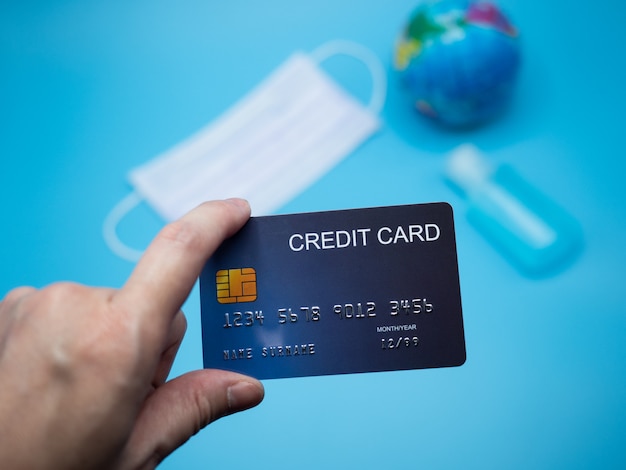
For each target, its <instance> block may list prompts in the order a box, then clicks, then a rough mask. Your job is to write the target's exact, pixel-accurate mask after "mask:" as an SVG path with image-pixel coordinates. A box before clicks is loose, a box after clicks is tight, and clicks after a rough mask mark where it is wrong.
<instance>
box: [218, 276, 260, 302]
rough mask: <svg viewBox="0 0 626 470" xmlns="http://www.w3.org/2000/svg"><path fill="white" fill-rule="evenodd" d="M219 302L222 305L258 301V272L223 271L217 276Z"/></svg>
mask: <svg viewBox="0 0 626 470" xmlns="http://www.w3.org/2000/svg"><path fill="white" fill-rule="evenodd" d="M215 283H216V285H217V301H218V302H219V303H221V304H234V303H237V302H253V301H255V300H256V296H257V294H256V271H255V270H254V268H236V269H221V270H219V271H218V272H217V273H216V274H215Z"/></svg>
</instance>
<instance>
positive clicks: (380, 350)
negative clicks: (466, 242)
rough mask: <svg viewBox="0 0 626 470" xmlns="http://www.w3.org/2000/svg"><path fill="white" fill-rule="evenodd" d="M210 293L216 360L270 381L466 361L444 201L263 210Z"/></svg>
mask: <svg viewBox="0 0 626 470" xmlns="http://www.w3.org/2000/svg"><path fill="white" fill-rule="evenodd" d="M200 293H201V306H202V339H203V355H204V366H205V367H207V368H220V369H228V370H234V371H237V372H241V373H245V374H248V375H252V376H254V377H257V378H259V379H267V378H282V377H301V376H315V375H328V374H345V373H356V372H377V371H391V370H406V369H423V368H431V367H449V366H458V365H461V364H463V363H464V362H465V339H464V332H463V319H462V310H461V296H460V288H459V277H458V265H457V255H456V242H455V235H454V223H453V218H452V209H451V207H450V206H449V205H448V204H445V203H433V204H418V205H407V206H392V207H380V208H368V209H354V210H346V211H331V212H318V213H308V214H292V215H280V216H269V217H256V218H252V219H250V221H249V222H248V223H247V224H246V226H244V228H243V229H242V230H241V231H240V232H239V233H237V234H236V235H235V236H233V237H232V238H231V239H229V240H227V241H226V242H225V243H224V244H223V245H222V246H221V247H220V249H219V250H218V251H217V253H215V255H214V256H213V257H212V258H211V260H210V261H209V262H208V263H207V265H206V266H205V268H204V270H203V273H202V275H201V278H200Z"/></svg>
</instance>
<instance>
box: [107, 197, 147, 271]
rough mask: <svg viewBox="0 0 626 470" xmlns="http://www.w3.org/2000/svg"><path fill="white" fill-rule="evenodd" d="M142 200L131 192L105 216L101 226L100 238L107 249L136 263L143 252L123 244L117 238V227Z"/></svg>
mask: <svg viewBox="0 0 626 470" xmlns="http://www.w3.org/2000/svg"><path fill="white" fill-rule="evenodd" d="M141 201H142V198H141V196H140V195H139V194H137V193H136V192H134V191H133V192H131V193H130V194H128V195H127V196H125V197H124V198H123V199H121V200H120V201H119V202H118V203H117V204H115V206H113V209H111V211H110V212H109V213H108V214H107V216H106V217H105V219H104V223H103V224H102V237H103V238H104V242H105V243H106V244H107V246H108V247H109V249H110V250H111V251H112V252H113V253H115V254H116V255H117V256H119V257H120V258H122V259H125V260H127V261H131V262H133V263H136V262H137V261H139V258H141V255H142V254H143V251H141V250H136V249H134V248H131V247H129V246H128V245H126V244H125V243H123V242H122V241H121V240H120V238H119V237H118V236H117V230H116V228H117V225H118V224H119V222H120V220H122V219H123V218H124V217H125V216H126V214H128V213H129V212H130V211H131V210H133V209H134V208H135V207H137V206H138V205H139V204H140V203H141Z"/></svg>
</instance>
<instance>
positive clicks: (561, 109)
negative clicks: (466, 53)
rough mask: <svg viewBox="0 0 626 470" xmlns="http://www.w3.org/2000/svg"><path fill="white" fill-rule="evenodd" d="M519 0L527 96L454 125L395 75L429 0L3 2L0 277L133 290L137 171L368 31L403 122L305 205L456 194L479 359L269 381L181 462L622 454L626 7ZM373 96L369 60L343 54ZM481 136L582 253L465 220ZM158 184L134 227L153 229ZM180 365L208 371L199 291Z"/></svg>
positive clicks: (388, 114)
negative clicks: (541, 198) (508, 242)
mask: <svg viewBox="0 0 626 470" xmlns="http://www.w3.org/2000/svg"><path fill="white" fill-rule="evenodd" d="M499 5H500V6H501V7H502V9H503V10H504V11H505V12H506V14H507V15H508V16H509V18H510V19H511V21H512V22H513V23H514V24H515V25H516V26H517V28H518V29H519V31H520V36H519V44H520V47H521V50H522V56H523V58H522V64H521V68H520V70H519V76H518V80H517V84H516V87H515V91H514V95H513V97H512V100H511V102H510V104H509V106H508V107H507V109H506V111H505V112H504V113H502V115H500V116H499V117H498V118H497V119H494V120H493V121H491V122H488V123H487V124H485V125H482V126H479V127H476V128H473V129H465V130H453V129H449V128H445V127H442V126H439V125H437V124H436V123H433V122H431V121H429V120H427V119H425V118H423V117H422V116H420V115H418V114H417V113H416V112H415V110H414V109H413V105H412V103H411V102H410V101H409V100H408V99H407V97H406V94H405V93H404V91H403V89H402V87H401V85H400V83H399V80H398V77H397V76H396V74H395V73H394V71H393V66H392V64H393V57H394V47H395V43H396V39H397V37H398V35H399V34H400V31H401V29H402V27H403V25H404V24H405V23H406V21H407V20H408V18H409V16H410V14H411V12H412V11H413V9H414V8H415V7H416V6H417V2H416V0H396V1H394V2H383V1H382V0H380V1H373V0H370V1H364V2H360V3H355V2H349V1H347V0H332V1H331V0H317V1H315V2H290V1H285V0H267V1H265V2H252V1H243V0H233V1H229V2H207V1H199V0H196V1H194V0H179V1H176V2H173V1H165V0H150V1H147V0H143V1H120V0H111V1H108V2H96V1H92V0H80V1H78V0H67V1H59V0H49V1H45V2H44V1H34V0H25V1H21V2H9V1H3V2H2V3H1V4H0V162H1V163H2V165H1V167H0V200H1V201H2V204H1V205H0V214H1V220H2V235H1V236H2V243H0V265H1V266H2V269H1V270H0V295H4V294H5V293H6V292H7V291H8V290H10V289H11V288H13V287H15V286H18V285H22V284H28V285H34V286H44V285H46V284H48V283H51V282H54V281H57V280H72V281H77V282H81V283H86V284H92V285H107V286H120V285H121V284H122V283H123V282H124V280H125V279H126V277H127V276H128V274H129V273H130V271H131V270H132V268H133V264H132V263H130V262H128V261H125V260H122V259H120V258H118V257H116V256H115V255H114V254H113V253H112V252H111V251H110V250H109V249H108V248H107V246H106V244H105V243H104V241H103V237H102V224H103V221H104V219H105V217H106V216H107V214H108V213H109V211H110V210H111V208H112V207H113V206H114V205H115V204H116V203H117V202H118V201H119V200H121V199H122V198H124V197H125V196H126V195H127V194H128V193H129V192H130V190H131V187H130V185H129V183H128V181H127V178H126V176H127V173H128V171H129V170H131V169H132V168H135V167H137V166H138V165H140V164H142V163H145V162H146V161H148V160H150V159H151V158H153V157H154V156H156V155H158V154H160V153H161V152H163V151H164V150H167V149H168V148H170V147H171V146H172V145H175V144H176V143H178V142H180V141H181V140H183V139H185V138H186V137H188V136H189V135H190V134H192V133H194V132H195V131H197V130H198V129H200V128H201V127H203V126H204V125H205V124H207V123H209V122H211V121H212V120H214V119H215V118H217V117H219V116H220V115H221V114H222V113H223V112H224V111H226V110H227V109H228V108H229V107H230V106H231V105H232V104H234V103H235V102H236V101H237V100H238V99H239V98H241V97H242V96H244V95H245V94H246V93H247V92H249V91H250V90H251V89H252V88H253V87H254V86H255V85H257V84H258V83H259V82H260V81H261V80H262V79H263V78H265V77H266V76H267V75H268V74H269V73H270V72H271V71H272V70H274V69H275V68H276V67H278V66H279V65H280V64H281V63H282V62H283V61H284V60H285V59H286V58H287V57H288V56H289V55H290V54H291V53H292V52H294V51H297V50H300V51H304V52H310V51H312V50H314V49H315V48H316V47H318V46H320V45H321V44H323V43H325V42H327V41H329V40H332V39H347V40H351V41H355V42H358V43H360V44H362V45H363V46H365V47H367V48H368V49H370V50H371V51H373V52H374V53H375V54H376V55H377V56H378V58H379V59H380V60H381V62H382V63H383V66H384V67H385V69H386V71H387V72H388V80H389V83H388V89H387V100H386V103H385V106H384V109H383V110H382V112H381V115H380V117H381V121H382V127H381V129H380V130H379V131H378V132H377V133H376V134H375V135H374V136H373V137H372V138H371V139H369V140H368V141H367V142H366V143H365V144H364V145H362V146H361V147H359V148H358V149H357V150H356V151H355V152H353V153H351V154H350V155H348V156H347V157H346V158H345V159H344V160H342V161H341V163H339V165H337V166H336V167H335V168H334V169H332V171H330V172H328V173H327V174H326V175H325V176H324V177H323V178H321V179H320V180H318V181H317V182H316V183H315V184H313V185H312V186H310V187H308V188H304V189H303V191H302V192H301V193H300V194H299V195H298V196H297V197H295V198H293V199H292V200H290V201H289V202H287V203H286V204H285V205H284V206H283V207H282V208H281V209H280V210H279V211H278V212H280V213H291V212H302V211H317V210H327V209H344V208H353V207H367V206H382V205H391V204H408V203H419V202H431V201H448V202H449V203H451V204H452V206H453V207H454V209H455V222H456V227H457V243H458V256H459V269H460V277H461V290H462V295H463V308H464V321H465V329H466V331H465V333H466V341H467V357H468V359H467V362H466V364H465V365H463V366H462V367H460V368H450V369H436V370H418V371H404V372H388V373H375V374H361V375H346V376H332V377H315V378H301V379H283V380H269V381H266V382H265V386H266V398H265V401H264V402H263V403H262V404H261V405H260V406H259V407H258V408H256V409H254V410H251V411H248V412H246V413H243V414H240V415H237V416H233V417H229V418H226V419H224V420H222V421H219V422H217V423H214V424H213V425H211V426H210V427H208V428H207V429H205V430H203V431H201V432H200V433H199V434H198V435H197V436H195V437H194V438H192V439H191V440H190V441H189V442H188V443H187V444H185V445H184V446H183V447H182V448H181V449H180V450H178V451H177V452H176V453H174V454H173V455H172V456H170V457H169V458H168V459H167V460H166V461H165V462H164V463H163V465H162V468H166V469H167V468H171V469H174V468H186V469H194V468H198V469H199V468H207V467H212V468H234V469H237V468H251V467H257V468H273V469H282V468H299V469H307V468H311V469H314V468H324V467H325V468H339V467H343V468H382V467H385V468H416V467H419V468H481V469H485V468H535V469H542V468H546V469H548V468H568V469H575V468H624V467H626V449H625V448H624V437H623V431H624V429H626V406H625V399H626V346H625V342H626V301H625V300H624V298H623V296H624V292H625V289H624V287H625V279H626V276H625V274H626V268H625V267H624V266H625V264H626V250H624V248H623V243H624V241H625V235H626V210H625V209H624V206H623V204H624V201H625V200H626V185H625V184H624V183H623V179H624V175H625V174H626V164H625V163H624V146H623V138H624V134H625V132H624V131H625V130H626V128H625V127H624V117H623V114H624V109H626V91H625V90H624V84H625V83H626V54H624V53H623V51H622V47H623V46H624V44H626V28H624V21H626V7H625V6H624V5H623V4H622V3H621V2H619V1H617V0H602V1H600V2H576V3H575V4H574V3H572V2H566V1H564V0H546V1H544V2H528V1H522V0H501V1H500V2H499ZM323 68H324V70H326V71H327V72H328V73H329V74H330V75H331V76H332V77H333V78H334V79H335V80H336V81H337V82H338V83H340V84H341V85H342V86H343V87H344V88H345V89H346V90H347V91H348V92H349V93H350V94H352V95H353V96H355V97H356V98H357V99H359V100H361V101H366V100H367V99H368V97H369V94H370V91H371V79H370V78H369V76H368V74H367V72H366V71H364V70H365V69H364V68H363V67H362V65H360V64H359V63H358V62H354V61H350V60H340V59H339V58H332V59H329V60H328V61H326V62H325V63H324V64H323ZM466 142H471V143H473V144H475V145H476V146H478V147H479V148H480V149H481V150H482V151H483V152H485V154H486V156H487V157H488V158H489V160H490V161H491V162H492V163H494V164H500V163H507V164H510V165H512V166H513V167H514V168H515V169H516V170H517V171H518V172H519V174H520V175H522V176H523V177H524V178H525V179H526V180H527V181H529V182H530V183H531V184H533V185H534V186H536V187H537V188H539V189H540V190H541V191H542V192H543V193H545V194H546V195H547V196H548V197H549V198H550V199H551V200H554V201H555V202H557V203H558V204H559V205H561V206H562V207H564V208H566V210H567V211H568V212H569V213H570V214H572V215H573V216H574V217H575V218H576V219H577V220H578V222H579V223H580V224H581V226H582V227H583V232H584V240H585V242H584V243H585V246H584V250H583V251H582V253H581V254H580V255H579V256H578V257H576V258H575V259H572V260H571V262H570V263H568V264H567V265H566V266H563V268H562V269H560V270H559V271H557V272H555V273H552V274H551V275H549V276H544V277H541V278H529V277H527V276H525V275H524V274H522V273H521V272H520V271H519V270H518V269H516V267H515V266H514V265H512V264H511V263H510V262H509V261H508V260H507V259H506V258H505V257H503V256H502V254H501V253H500V252H498V251H497V250H496V249H494V247H493V246H492V245H491V244H490V243H489V242H488V241H487V240H486V239H485V238H484V237H483V236H482V235H481V234H480V233H479V232H478V231H477V230H476V229H475V228H474V227H473V226H472V225H470V224H469V223H468V221H467V219H466V217H465V211H466V209H467V201H466V200H464V199H463V198H462V197H460V196H459V195H458V194H457V193H455V192H454V191H452V190H451V188H450V186H449V185H448V184H446V182H445V181H444V178H443V164H444V159H445V156H446V154H447V153H448V152H450V151H451V150H452V149H453V148H455V147H456V146H457V145H459V144H462V143H466ZM162 225H163V221H162V220H161V219H160V218H159V217H158V216H157V215H156V214H155V213H154V211H153V210H152V209H151V208H150V207H149V206H148V205H146V204H142V205H140V206H139V207H137V208H136V209H135V210H133V211H132V212H131V213H130V214H129V215H128V216H127V217H126V218H125V219H124V220H123V221H122V222H121V224H120V225H119V227H118V232H119V234H120V237H121V238H122V239H124V240H125V241H126V242H128V244H129V245H131V246H137V247H142V246H145V245H146V244H147V243H148V242H149V240H150V239H151V238H152V237H153V236H154V235H155V234H156V232H157V231H158V230H159V228H160V227H161V226H162ZM185 311H186V313H187V316H188V319H189V329H188V332H187V337H186V339H185V342H184V343H183V347H182V350H181V352H180V355H179V358H178V359H177V362H176V364H175V367H174V371H173V374H174V375H177V374H180V373H183V372H186V371H189V370H192V369H196V368H200V367H202V354H201V342H200V308H199V299H198V290H197V288H196V289H194V292H193V293H192V295H191V297H190V299H189V301H188V302H187V304H186V306H185Z"/></svg>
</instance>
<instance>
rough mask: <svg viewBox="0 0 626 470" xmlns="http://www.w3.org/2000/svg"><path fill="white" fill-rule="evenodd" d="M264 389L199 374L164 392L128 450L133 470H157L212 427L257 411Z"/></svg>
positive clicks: (247, 380) (232, 376)
mask: <svg viewBox="0 0 626 470" xmlns="http://www.w3.org/2000/svg"><path fill="white" fill-rule="evenodd" d="M263 396H264V390H263V385H262V384H261V383H260V382H259V381H258V380H255V379H253V378H251V377H246V376H243V375H240V374H236V373H234V372H227V371H222V370H199V371H195V372H190V373H188V374H185V375H183V376H180V377H178V378H176V379H174V380H171V381H170V382H167V383H166V384H164V385H163V386H161V387H160V388H158V389H157V390H156V391H155V392H154V393H153V394H152V395H151V396H150V397H149V398H148V400H147V401H146V403H145V406H144V408H143V409H142V411H141V414H140V415H139V418H138V419H137V422H136V426H135V430H134V431H133V434H132V436H131V437H130V440H129V441H128V445H127V451H126V452H127V454H126V455H125V462H124V463H125V464H128V467H129V468H152V467H154V466H156V465H157V464H158V463H159V462H161V461H162V460H163V459H164V458H165V457H167V455H169V454H170V453H172V452H173V451H174V450H175V449H177V448H178V447H179V446H180V445H182V444H183V443H184V442H186V441H187V440H188V439H189V438H190V437H191V436H193V435H194V434H196V433H197V432H198V431H199V430H200V429H202V428H203V427H205V426H206V425H207V424H209V423H211V422H213V421H215V420H216V419H218V418H221V417H223V416H226V415H229V414H232V413H235V412H238V411H243V410H245V409H248V408H251V407H253V406H256V405H257V404H259V403H260V402H261V401H262V400H263Z"/></svg>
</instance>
